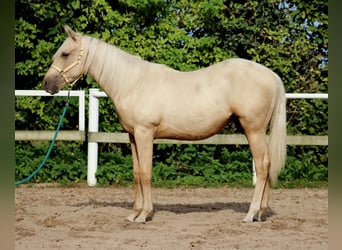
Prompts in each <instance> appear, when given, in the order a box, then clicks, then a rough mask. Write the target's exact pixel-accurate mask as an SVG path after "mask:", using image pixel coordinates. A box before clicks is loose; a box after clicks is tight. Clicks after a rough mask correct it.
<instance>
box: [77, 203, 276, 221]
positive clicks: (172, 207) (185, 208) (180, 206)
mask: <svg viewBox="0 0 342 250" xmlns="http://www.w3.org/2000/svg"><path fill="white" fill-rule="evenodd" d="M249 205H250V203H249V202H212V203H196V204H184V203H175V204H159V203H154V204H153V210H154V212H153V213H154V214H155V213H158V212H160V211H166V212H171V213H174V214H188V213H215V212H219V211H223V210H232V211H234V212H236V213H244V214H246V213H247V212H248V210H249ZM74 206H76V207H84V206H96V207H117V208H125V209H132V208H133V202H106V201H96V200H94V199H91V198H90V199H89V201H87V202H82V203H78V204H75V205H74ZM273 215H275V212H274V211H273V210H272V209H270V208H269V209H268V211H267V212H266V213H265V215H264V217H270V216H273ZM264 219H265V218H264ZM264 219H263V220H264Z"/></svg>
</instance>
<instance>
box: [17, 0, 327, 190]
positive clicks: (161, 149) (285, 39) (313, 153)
mask: <svg viewBox="0 0 342 250" xmlns="http://www.w3.org/2000/svg"><path fill="white" fill-rule="evenodd" d="M15 3H16V13H15V16H16V17H15V24H16V25H15V32H16V34H15V48H16V56H15V70H16V76H15V77H16V86H15V87H16V89H41V88H42V85H41V82H42V79H43V76H44V75H45V73H46V71H47V69H48V67H49V65H50V64H51V58H52V56H53V54H54V53H55V51H56V50H57V48H58V47H59V46H60V45H61V43H62V42H63V41H64V39H65V37H66V34H65V32H64V30H63V26H64V25H65V24H68V25H70V26H71V27H72V28H74V29H75V30H77V31H80V32H82V33H84V34H89V35H91V36H94V37H96V38H100V39H102V40H104V41H106V42H108V43H110V44H113V45H115V46H117V47H119V48H121V49H123V50H125V51H127V52H130V53H132V54H136V55H140V56H141V57H142V58H144V59H146V60H149V61H151V62H157V63H163V64H166V65H168V66H171V67H173V68H175V69H179V70H185V71H188V70H194V69H198V68H202V67H206V66H209V65H211V64H213V63H216V62H219V61H222V60H224V59H227V58H231V57H242V58H246V59H250V60H254V61H257V62H259V63H261V64H263V65H265V66H267V67H269V68H270V69H272V70H274V71H275V72H276V73H278V74H279V75H280V77H281V78H282V79H283V81H284V84H285V89H286V91H287V92H288V93H305V92H308V93H318V92H322V93H326V92H327V91H328V32H327V30H328V29H327V27H328V8H327V1H318V0H314V1H310V2H303V1H299V0H291V1H282V0H267V1H266V0H262V1H223V0H210V1H209V0H203V1H189V0H177V1H176V0H166V1H165V0H139V1H135V0H125V1H123V0H116V1H107V0H96V1H90V0H86V1H80V0H67V1H57V0H52V1H42V0H30V1H28V0H16V2H15ZM90 87H98V85H97V83H96V82H94V80H93V79H91V78H90V77H86V78H84V79H83V80H80V81H79V82H78V84H77V88H80V89H88V88H90ZM63 106H64V99H63V98H57V97H55V98H50V97H16V117H15V119H16V120H15V126H16V129H30V130H31V129H35V130H47V129H49V130H53V129H55V127H56V124H57V122H58V118H59V116H60V113H61V111H62V108H63ZM71 106H72V107H71V108H69V110H68V113H67V116H66V119H65V122H64V123H63V129H77V126H78V124H77V119H75V116H77V108H76V107H77V101H76V100H73V99H72V103H71ZM114 111H115V109H114V106H113V104H112V103H111V101H110V100H109V99H101V101H100V130H101V131H106V132H114V131H122V130H123V129H122V127H121V125H120V124H119V122H118V118H117V115H116V113H115V112H114ZM287 117H288V124H287V127H288V134H292V135H298V134H304V135H327V121H328V104H327V100H288V103H287ZM231 132H236V129H235V128H234V127H231V126H227V127H226V128H225V129H224V133H231ZM45 148H47V145H46V143H42V142H16V155H17V156H16V158H17V168H16V178H17V179H20V178H21V177H24V176H25V175H27V174H28V173H30V172H31V171H32V170H33V168H35V167H36V166H37V164H39V161H40V158H41V157H43V155H44V154H45V151H44V149H45ZM99 150H100V155H99V157H100V158H99V170H98V173H97V177H98V180H99V182H100V183H119V184H124V183H127V182H131V181H132V170H131V158H130V149H129V146H128V145H126V144H122V145H113V144H100V149H99ZM53 152H54V156H53V157H51V158H50V160H49V161H48V164H47V167H46V168H43V169H44V170H42V172H41V173H40V174H39V177H37V179H36V181H52V180H66V181H67V180H74V181H75V180H78V179H80V180H82V179H84V178H85V170H84V169H85V165H86V164H85V163H84V161H86V157H87V156H86V144H85V143H59V144H58V146H57V147H56V148H55V149H54V151H53ZM72 154H74V155H72ZM288 155H289V156H288V159H287V163H286V168H285V169H284V171H283V172H282V173H281V176H280V180H283V181H290V180H298V179H306V180H308V181H314V180H323V181H327V155H328V153H327V147H289V152H288ZM78 158H79V159H80V160H77V159H78ZM250 158H251V156H250V152H249V149H248V148H247V147H237V148H236V147H235V146H220V145H217V146H206V145H157V146H155V151H154V170H153V171H154V177H153V178H154V179H153V181H154V183H155V184H158V185H159V184H162V183H166V182H169V183H171V184H172V183H173V184H175V185H181V184H182V185H183V184H184V185H196V184H199V183H206V184H205V185H216V184H217V183H231V182H244V181H245V180H248V181H249V180H250V179H251V159H250Z"/></svg>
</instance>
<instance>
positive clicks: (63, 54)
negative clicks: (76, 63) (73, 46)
mask: <svg viewBox="0 0 342 250" xmlns="http://www.w3.org/2000/svg"><path fill="white" fill-rule="evenodd" d="M69 54H70V53H68V52H62V57H68V56H69Z"/></svg>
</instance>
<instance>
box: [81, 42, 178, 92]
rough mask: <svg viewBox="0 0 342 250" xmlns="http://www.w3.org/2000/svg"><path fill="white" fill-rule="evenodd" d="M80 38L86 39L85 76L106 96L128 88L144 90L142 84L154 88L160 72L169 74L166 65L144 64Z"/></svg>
mask: <svg viewBox="0 0 342 250" xmlns="http://www.w3.org/2000/svg"><path fill="white" fill-rule="evenodd" d="M83 37H84V39H85V41H84V42H85V54H84V58H85V59H84V61H83V69H84V74H87V73H89V74H90V75H91V76H92V77H93V78H94V79H95V80H96V82H98V83H99V84H100V85H101V86H102V88H103V89H104V90H105V91H106V92H107V94H108V93H109V92H112V91H113V88H115V91H116V92H117V91H119V90H120V91H122V90H128V89H129V88H139V87H144V88H146V87H147V86H146V85H144V86H142V85H143V84H144V83H149V85H150V84H151V86H155V85H154V84H158V76H157V75H156V72H162V71H160V68H164V69H169V70H172V69H171V68H167V67H166V66H165V65H161V64H156V63H150V62H147V61H144V60H142V59H141V57H139V56H133V55H130V54H129V53H127V52H125V51H123V50H120V49H118V48H116V47H115V46H113V45H110V44H108V43H105V42H103V41H101V40H99V39H96V38H92V37H89V36H83ZM156 69H158V70H156ZM146 78H147V79H146ZM119 85H121V86H119ZM116 94H119V93H116Z"/></svg>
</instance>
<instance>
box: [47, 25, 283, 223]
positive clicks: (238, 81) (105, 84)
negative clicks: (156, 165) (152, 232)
mask: <svg viewBox="0 0 342 250" xmlns="http://www.w3.org/2000/svg"><path fill="white" fill-rule="evenodd" d="M65 31H66V32H67V34H68V38H67V39H66V40H65V41H64V43H63V44H62V46H61V47H60V48H59V49H58V50H57V52H56V54H55V55H54V56H53V64H52V66H51V68H50V69H49V70H48V72H47V73H46V76H45V78H44V80H43V84H44V88H45V90H46V91H47V92H49V93H50V94H55V93H57V92H58V91H59V90H60V89H61V88H62V87H63V86H65V85H72V84H73V83H74V82H75V81H77V80H78V79H79V78H80V77H81V76H82V75H86V74H89V75H91V76H92V77H93V78H94V80H95V81H96V82H98V83H99V84H100V86H101V87H102V88H103V90H104V91H105V92H106V93H107V95H108V96H109V97H110V98H111V99H112V101H113V102H114V104H115V108H116V112H117V114H118V117H119V119H120V123H121V125H122V126H123V128H124V129H125V130H126V131H127V132H128V133H129V139H130V144H131V149H132V156H133V157H132V158H133V173H134V189H135V194H134V196H135V197H134V207H133V213H132V214H131V215H129V216H128V217H127V219H128V220H129V221H135V222H145V221H146V217H148V216H150V215H152V211H153V205H152V195H151V177H152V149H153V140H154V139H155V138H169V139H182V140H199V139H204V138H208V137H210V136H212V135H214V134H216V133H218V132H219V131H220V130H221V129H223V128H224V127H225V125H226V124H227V123H228V121H229V119H230V117H231V116H232V115H235V116H236V117H238V118H239V121H240V123H241V125H242V127H243V129H244V132H245V134H246V137H247V139H248V142H249V145H250V149H251V152H252V155H253V158H254V162H255V166H256V173H257V182H256V186H255V189H254V193H253V197H252V201H251V204H250V208H249V211H248V214H247V215H246V217H245V218H244V221H245V222H250V221H253V220H261V216H262V215H263V213H264V212H265V211H266V209H267V207H268V200H269V191H270V182H272V183H273V182H275V181H276V179H277V176H278V174H279V171H280V170H281V168H282V167H283V165H284V161H285V157H286V144H285V138H286V107H285V92H284V86H283V83H282V81H281V80H280V78H279V77H278V76H277V75H276V74H275V73H274V72H272V71H271V70H269V69H267V68H266V67H264V66H262V65H260V64H257V63H255V62H252V61H248V60H244V59H237V58H235V59H230V60H226V61H223V62H220V63H217V64H214V65H212V66H210V67H207V68H204V69H200V70H196V71H192V72H180V71H177V70H174V69H171V68H169V67H167V66H165V65H161V64H156V63H150V62H147V61H144V60H142V59H141V58H140V57H137V56H132V55H130V54H128V53H126V52H124V51H122V50H120V49H118V48H116V47H114V46H112V45H109V44H107V43H105V42H103V41H100V40H98V39H95V38H92V37H89V36H85V35H81V34H80V33H76V32H75V31H73V30H72V29H71V28H70V27H68V26H65ZM269 124H270V131H271V135H270V139H269V140H268V139H267V137H266V131H267V128H268V125H269Z"/></svg>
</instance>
